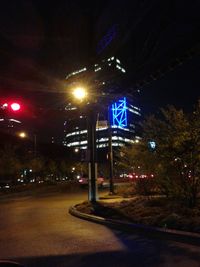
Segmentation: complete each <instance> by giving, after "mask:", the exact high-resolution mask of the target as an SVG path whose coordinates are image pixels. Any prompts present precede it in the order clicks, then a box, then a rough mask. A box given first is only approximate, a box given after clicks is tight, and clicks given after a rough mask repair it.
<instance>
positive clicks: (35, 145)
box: [34, 134, 37, 158]
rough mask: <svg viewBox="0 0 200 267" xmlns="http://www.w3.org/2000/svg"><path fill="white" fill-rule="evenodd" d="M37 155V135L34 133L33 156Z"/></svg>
mask: <svg viewBox="0 0 200 267" xmlns="http://www.w3.org/2000/svg"><path fill="white" fill-rule="evenodd" d="M36 156H37V135H36V134H34V157H35V158H36Z"/></svg>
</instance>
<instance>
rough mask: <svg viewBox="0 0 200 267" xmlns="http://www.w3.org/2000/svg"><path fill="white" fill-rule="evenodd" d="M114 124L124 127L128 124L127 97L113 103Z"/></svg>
mask: <svg viewBox="0 0 200 267" xmlns="http://www.w3.org/2000/svg"><path fill="white" fill-rule="evenodd" d="M112 125H113V126H118V127H122V128H124V127H126V126H127V106H126V98H125V97H124V98H123V99H120V100H118V101H117V102H115V103H114V104H112Z"/></svg>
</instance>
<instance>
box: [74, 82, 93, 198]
mask: <svg viewBox="0 0 200 267" xmlns="http://www.w3.org/2000/svg"><path fill="white" fill-rule="evenodd" d="M72 94H73V96H74V98H75V99H76V100H78V101H79V102H82V101H83V100H85V99H86V98H87V96H88V92H87V90H86V89H85V88H84V87H77V88H75V89H74V90H73V91H72ZM87 113H88V114H87V124H88V129H87V132H88V146H87V149H88V154H89V155H90V156H89V162H88V163H89V164H88V176H89V177H88V178H89V190H88V198H89V201H91V202H96V201H97V198H98V197H97V186H96V180H97V160H96V122H97V112H96V111H95V108H94V105H92V104H91V103H90V105H89V107H88V112H87Z"/></svg>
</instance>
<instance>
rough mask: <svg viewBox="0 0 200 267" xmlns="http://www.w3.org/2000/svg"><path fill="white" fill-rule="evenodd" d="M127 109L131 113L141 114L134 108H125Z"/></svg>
mask: <svg viewBox="0 0 200 267" xmlns="http://www.w3.org/2000/svg"><path fill="white" fill-rule="evenodd" d="M127 109H128V110H129V111H130V112H131V113H135V114H137V115H139V116H141V114H140V113H139V112H138V111H136V110H134V109H132V108H127Z"/></svg>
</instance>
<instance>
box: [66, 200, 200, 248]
mask: <svg viewBox="0 0 200 267" xmlns="http://www.w3.org/2000/svg"><path fill="white" fill-rule="evenodd" d="M77 205H78V204H77ZM77 205H74V206H72V207H70V208H69V213H70V214H71V215H73V216H75V217H78V218H80V219H84V220H87V221H91V222H95V223H98V224H103V225H106V226H108V227H111V228H114V229H118V230H122V231H124V232H128V233H135V234H141V235H143V236H145V237H150V238H159V239H165V240H173V241H177V242H182V243H188V244H192V245H196V246H200V234H197V233H192V232H185V231H179V230H172V229H163V228H159V227H150V226H146V225H142V224H135V223H129V222H123V221H119V220H113V219H106V218H103V217H99V216H95V215H91V214H86V213H83V212H79V211H78V210H77V209H76V206H77Z"/></svg>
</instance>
